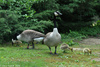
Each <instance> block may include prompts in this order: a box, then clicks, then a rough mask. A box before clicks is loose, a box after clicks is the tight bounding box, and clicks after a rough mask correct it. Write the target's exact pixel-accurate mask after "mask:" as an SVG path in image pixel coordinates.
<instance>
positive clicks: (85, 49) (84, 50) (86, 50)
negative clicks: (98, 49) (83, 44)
mask: <svg viewBox="0 0 100 67" xmlns="http://www.w3.org/2000/svg"><path fill="white" fill-rule="evenodd" d="M83 53H84V55H85V54H88V55H89V54H91V53H92V51H91V50H90V49H89V48H84V49H83Z"/></svg>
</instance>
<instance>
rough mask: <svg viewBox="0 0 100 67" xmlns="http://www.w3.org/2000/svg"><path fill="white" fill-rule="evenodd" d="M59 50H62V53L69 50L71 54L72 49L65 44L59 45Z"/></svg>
mask: <svg viewBox="0 0 100 67" xmlns="http://www.w3.org/2000/svg"><path fill="white" fill-rule="evenodd" d="M60 49H62V50H64V52H65V50H67V49H69V50H71V51H72V52H73V48H71V47H69V45H68V44H66V43H63V44H61V46H60Z"/></svg>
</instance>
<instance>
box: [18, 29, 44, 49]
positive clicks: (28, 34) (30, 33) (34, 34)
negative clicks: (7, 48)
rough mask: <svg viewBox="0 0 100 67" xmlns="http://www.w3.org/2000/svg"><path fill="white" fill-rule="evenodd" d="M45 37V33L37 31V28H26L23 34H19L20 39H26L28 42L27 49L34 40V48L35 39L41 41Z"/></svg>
mask: <svg viewBox="0 0 100 67" xmlns="http://www.w3.org/2000/svg"><path fill="white" fill-rule="evenodd" d="M44 37H45V35H44V34H42V33H40V32H38V31H35V30H24V31H23V32H22V33H21V34H19V35H18V36H17V39H18V40H21V41H25V42H27V43H28V46H27V49H29V43H30V42H32V45H33V48H34V43H33V42H34V40H35V41H36V40H37V41H40V40H43V38H44Z"/></svg>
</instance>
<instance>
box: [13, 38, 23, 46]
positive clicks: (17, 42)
mask: <svg viewBox="0 0 100 67" xmlns="http://www.w3.org/2000/svg"><path fill="white" fill-rule="evenodd" d="M21 43H22V42H21V41H19V40H14V39H12V45H13V44H17V45H18V44H21Z"/></svg>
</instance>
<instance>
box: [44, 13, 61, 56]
mask: <svg viewBox="0 0 100 67" xmlns="http://www.w3.org/2000/svg"><path fill="white" fill-rule="evenodd" d="M59 15H62V14H61V13H60V12H59V11H56V12H54V21H53V22H54V28H53V32H49V33H47V34H46V37H45V38H44V44H45V45H47V46H48V47H49V49H50V53H51V54H52V52H51V47H55V52H54V54H57V53H56V49H57V46H58V44H59V43H60V41H61V35H60V34H59V32H58V29H57V27H56V17H57V16H59Z"/></svg>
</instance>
